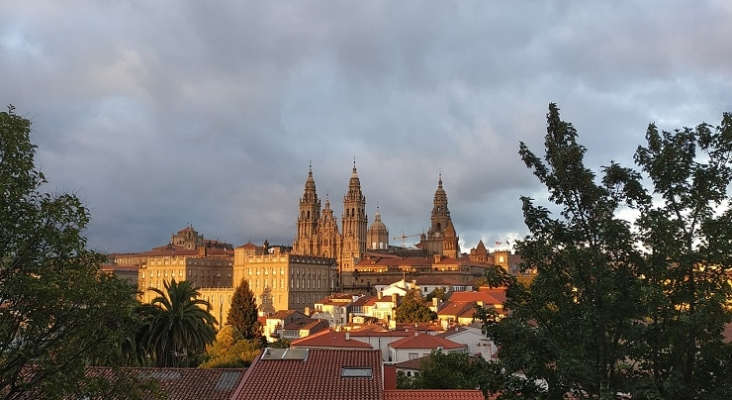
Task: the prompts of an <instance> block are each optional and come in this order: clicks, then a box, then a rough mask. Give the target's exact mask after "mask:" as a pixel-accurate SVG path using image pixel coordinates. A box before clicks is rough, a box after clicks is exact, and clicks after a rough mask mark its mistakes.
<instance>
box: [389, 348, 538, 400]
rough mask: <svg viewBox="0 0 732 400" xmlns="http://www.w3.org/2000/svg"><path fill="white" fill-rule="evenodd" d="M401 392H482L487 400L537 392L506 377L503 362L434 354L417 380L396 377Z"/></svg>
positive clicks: (519, 379) (519, 396)
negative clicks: (461, 390) (440, 390)
mask: <svg viewBox="0 0 732 400" xmlns="http://www.w3.org/2000/svg"><path fill="white" fill-rule="evenodd" d="M397 387H399V388H400V389H480V390H481V391H482V392H483V395H484V396H486V398H489V396H490V395H496V394H500V395H501V396H502V397H501V398H502V399H514V398H516V399H522V398H525V396H527V395H529V394H531V393H534V392H535V391H536V389H535V385H533V384H531V383H530V382H528V381H526V380H525V379H522V378H520V377H518V376H514V375H510V374H505V373H504V372H503V366H502V364H500V363H496V362H488V361H486V360H485V359H484V358H483V357H481V356H480V355H470V354H467V353H444V352H442V351H433V352H432V353H430V355H429V357H427V358H425V359H424V360H422V364H421V366H420V368H419V374H418V375H416V376H414V377H408V376H404V375H403V374H402V375H397Z"/></svg>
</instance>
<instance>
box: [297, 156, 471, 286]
mask: <svg viewBox="0 0 732 400" xmlns="http://www.w3.org/2000/svg"><path fill="white" fill-rule="evenodd" d="M420 239H421V240H420V242H419V243H418V244H417V245H416V247H417V248H418V249H420V250H421V251H420V252H419V253H420V254H424V255H427V256H431V255H433V254H436V255H439V256H440V257H449V258H453V259H454V258H458V257H460V246H459V244H458V240H459V237H458V235H457V233H456V232H455V227H454V225H453V223H452V220H451V217H450V211H449V209H448V207H447V194H446V192H445V189H444V188H443V186H442V174H440V177H439V180H438V185H437V190H436V192H435V196H434V201H433V207H432V214H431V217H430V229H429V230H428V231H427V233H425V234H422V235H421V237H420ZM369 251H372V252H390V251H393V247H392V246H390V245H389V230H388V228H387V227H386V224H384V222H383V221H382V220H381V212H380V210H379V209H378V207H377V209H376V217H375V220H374V222H373V224H372V225H371V227H369V226H368V215H367V213H366V196H364V194H363V192H362V190H361V181H360V179H359V177H358V172H357V169H356V163H355V161H354V163H353V170H352V171H351V177H350V180H349V182H348V190H347V192H346V194H345V195H344V196H343V214H342V215H341V230H340V231H339V229H338V222H337V219H336V217H334V215H333V210H332V209H331V204H330V200H328V199H326V201H325V207H321V201H320V198H319V197H318V194H317V189H316V185H315V179H314V177H313V171H312V167H310V168H309V169H308V177H307V179H306V181H305V190H304V193H303V196H302V197H301V198H300V203H299V213H298V217H297V236H296V238H295V240H294V242H293V245H292V253H293V254H298V255H305V256H318V257H328V258H335V260H336V263H337V265H338V282H339V284H340V286H345V287H355V286H360V285H361V284H362V280H363V279H360V280H359V277H358V275H359V272H358V271H357V269H358V268H357V266H356V265H357V264H358V263H359V262H360V261H361V260H362V259H363V258H364V257H365V255H366V254H367V252H369Z"/></svg>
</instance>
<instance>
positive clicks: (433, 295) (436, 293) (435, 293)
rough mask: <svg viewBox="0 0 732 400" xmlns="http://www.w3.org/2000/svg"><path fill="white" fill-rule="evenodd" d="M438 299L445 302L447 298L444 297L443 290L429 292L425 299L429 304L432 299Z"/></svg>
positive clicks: (436, 289)
mask: <svg viewBox="0 0 732 400" xmlns="http://www.w3.org/2000/svg"><path fill="white" fill-rule="evenodd" d="M435 298H437V299H440V301H446V300H447V296H446V295H445V289H443V288H435V289H434V290H433V291H431V292H430V293H429V294H428V295H427V296H426V298H425V300H427V301H428V302H431V301H432V299H435Z"/></svg>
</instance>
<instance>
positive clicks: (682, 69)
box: [0, 0, 732, 251]
mask: <svg viewBox="0 0 732 400" xmlns="http://www.w3.org/2000/svg"><path fill="white" fill-rule="evenodd" d="M6 8H7V9H8V12H5V13H3V14H2V15H0V76H3V78H4V79H2V80H0V94H1V96H0V100H1V101H3V102H5V103H13V104H15V105H16V106H17V107H18V110H19V112H21V113H23V114H24V115H28V116H29V117H31V118H32V120H33V123H34V131H35V132H34V137H33V138H34V140H35V142H36V143H37V144H38V145H39V150H38V160H39V162H40V164H41V166H42V168H43V169H44V170H45V171H46V172H47V174H48V175H49V178H50V180H51V187H52V189H56V188H58V189H61V190H71V191H75V192H77V193H79V195H80V196H81V197H82V198H84V199H85V201H87V203H88V204H89V207H90V208H91V211H92V217H93V221H92V224H91V226H90V229H89V232H88V236H89V242H90V244H91V245H93V246H94V247H97V248H101V249H103V250H108V251H132V250H143V249H146V248H149V247H151V246H155V245H159V244H162V243H164V242H165V241H167V239H168V235H170V234H171V233H172V232H173V231H176V230H178V229H181V228H183V227H184V226H185V225H186V224H187V223H193V224H194V226H195V227H196V228H197V229H198V230H199V231H201V232H202V233H203V234H204V235H206V236H207V237H210V238H219V239H221V240H226V241H229V242H232V243H235V244H241V243H244V242H246V241H247V240H249V239H250V238H251V239H252V240H253V241H259V242H261V241H262V240H264V239H268V240H269V241H270V242H272V243H287V242H291V241H292V239H293V238H294V224H295V221H296V214H297V204H298V199H299V197H300V196H301V195H302V190H303V185H304V183H305V179H306V176H307V170H308V166H309V165H310V164H311V163H312V167H313V171H314V174H315V179H316V183H317V186H318V193H319V195H320V197H321V198H323V199H325V197H326V193H327V196H328V197H329V199H330V202H331V204H332V208H333V209H334V212H335V215H336V216H338V217H340V213H341V201H342V196H343V194H344V193H345V191H346V189H347V184H348V178H349V176H350V172H351V167H352V162H353V157H354V156H355V157H356V163H357V166H358V171H359V176H360V177H361V182H362V186H363V190H364V194H365V195H366V197H367V201H368V205H367V211H368V213H369V215H370V216H371V218H372V219H373V215H374V212H375V209H376V205H377V204H378V205H379V207H380V211H381V214H382V217H383V220H384V222H385V223H386V224H387V225H388V227H389V229H390V230H391V233H392V235H393V236H399V235H401V233H402V232H404V233H407V234H413V233H421V232H422V231H423V230H426V229H427V228H428V227H429V213H430V210H431V204H432V196H433V194H434V190H435V189H436V186H437V177H438V174H439V173H440V172H442V176H443V180H444V183H445V189H446V190H447V194H448V197H449V200H450V210H451V212H452V216H453V219H454V221H455V224H456V229H457V231H458V234H459V235H460V236H461V239H462V240H463V242H464V245H465V246H468V247H471V246H474V245H475V244H476V243H477V241H478V240H481V239H484V240H486V241H487V242H486V245H488V246H490V245H492V243H493V241H495V240H502V238H507V237H509V236H510V237H521V236H523V235H524V234H525V228H524V226H523V222H522V217H521V210H520V204H519V201H518V196H520V195H522V194H529V195H533V196H534V197H537V198H541V197H542V195H541V194H542V193H543V192H542V189H541V187H540V186H539V185H538V182H537V181H536V179H535V178H534V177H533V176H532V175H531V173H530V171H528V170H527V169H526V168H525V166H524V165H523V163H522V162H521V160H520V159H519V158H518V155H517V150H518V143H519V141H524V142H526V143H527V144H528V145H529V146H530V147H531V148H532V150H534V151H535V152H536V153H537V154H541V153H542V148H543V136H544V133H545V114H546V110H547V104H548V103H549V102H557V103H558V104H559V106H560V108H561V109H562V115H563V117H564V119H565V120H567V121H570V122H572V123H573V124H574V126H575V127H576V128H577V130H578V131H579V133H580V141H581V142H582V143H583V144H585V145H586V146H587V148H588V153H587V161H588V164H589V165H591V166H593V167H597V168H599V167H600V166H601V165H607V163H608V162H609V161H610V160H616V161H619V162H621V163H623V164H625V165H629V164H632V158H631V156H632V152H633V151H634V149H635V147H636V146H637V144H639V143H640V142H642V140H643V135H644V133H645V129H646V127H647V125H648V123H650V122H656V123H657V124H658V125H659V127H660V128H662V129H667V130H668V129H674V128H677V127H681V126H693V125H696V124H698V123H700V122H702V121H706V122H709V123H712V124H717V123H718V122H719V120H720V117H721V113H722V112H723V111H728V110H730V109H732V103H730V100H729V93H730V89H732V71H731V70H730V69H731V68H730V65H732V62H730V61H732V60H730V57H732V56H731V55H730V54H732V53H730V52H729V51H726V48H727V47H728V45H727V41H728V39H727V38H728V37H730V34H731V33H732V32H730V30H732V27H730V25H729V24H728V21H729V17H730V14H732V8H731V7H730V6H729V5H727V4H726V3H725V2H719V1H711V0H710V1H701V2H695V3H694V4H689V3H687V2H683V1H671V2H668V1H663V2H661V1H655V2H654V1H650V2H634V1H621V2H613V3H607V2H600V1H589V2H588V1H582V2H577V1H574V2H573V1H550V2H541V3H531V4H529V3H526V4H523V3H521V4H515V3H510V2H506V3H501V2H483V1H474V2H473V1H471V2H458V3H452V2H443V1H434V2H416V1H414V2H412V1H402V2H389V1H375V2H341V1H322V2H299V1H292V2H288V1H283V2H253V1H251V2H250V1H245V2H218V3H210V2H177V1H155V2H147V1H132V2H121V3H114V4H108V2H102V1H94V0H86V1H82V2H76V3H74V5H73V6H69V5H61V4H58V3H57V2H53V1H38V2H15V3H12V4H10V5H9V6H8V7H6Z"/></svg>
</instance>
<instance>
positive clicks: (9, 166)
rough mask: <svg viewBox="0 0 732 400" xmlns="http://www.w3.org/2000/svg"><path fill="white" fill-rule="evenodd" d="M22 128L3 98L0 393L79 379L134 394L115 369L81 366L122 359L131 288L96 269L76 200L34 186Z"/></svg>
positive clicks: (28, 391) (36, 180)
mask: <svg viewBox="0 0 732 400" xmlns="http://www.w3.org/2000/svg"><path fill="white" fill-rule="evenodd" d="M30 134H31V123H30V121H28V120H27V119H26V118H23V117H20V116H18V115H16V114H15V113H14V108H13V107H12V106H11V107H9V111H8V112H1V113H0V188H2V194H0V398H8V399H10V398H18V397H25V398H47V399H54V398H61V397H65V396H73V395H74V394H76V392H77V390H78V388H80V387H85V388H88V389H87V390H86V393H88V394H90V395H92V396H94V395H96V394H95V393H97V392H95V390H96V389H94V388H101V387H103V386H106V387H107V388H110V387H112V388H113V389H114V390H112V391H111V392H110V391H105V393H107V394H108V395H114V394H115V393H117V394H119V393H124V395H125V397H128V398H139V397H140V393H139V391H138V390H136V388H135V386H136V385H134V384H132V385H128V384H125V382H128V380H127V378H129V377H128V376H123V375H124V374H122V373H121V372H120V371H118V370H115V371H116V372H115V374H114V376H112V377H111V378H105V379H103V380H102V379H97V378H93V377H90V376H87V375H86V374H85V368H86V367H87V366H88V365H90V364H91V363H101V364H105V365H119V364H120V363H123V362H122V361H121V360H120V359H118V358H117V352H116V351H115V348H117V347H119V346H120V342H122V341H123V340H124V337H127V336H128V335H129V334H130V330H129V329H128V328H129V326H128V325H127V324H126V323H125V321H126V320H127V319H128V318H132V315H131V310H133V308H134V307H133V305H134V303H135V301H134V297H133V291H132V289H131V288H130V286H129V285H127V284H126V283H125V282H122V281H121V280H119V279H117V278H115V277H113V276H108V275H106V274H100V273H99V266H100V264H101V263H102V262H103V261H104V257H103V256H102V255H101V254H98V253H96V252H93V251H90V250H88V249H87V248H86V238H85V237H84V236H83V234H82V232H83V231H84V229H85V227H86V225H87V223H88V222H89V220H90V216H89V211H88V210H87V208H86V207H85V206H84V205H83V204H82V202H81V201H80V200H79V199H78V198H77V197H76V196H75V195H73V194H69V193H51V192H47V191H45V190H44V189H43V186H44V185H45V184H46V178H45V176H44V175H43V173H42V172H40V171H39V170H37V169H36V167H35V160H34V156H35V149H36V146H34V145H33V144H32V143H31V141H30ZM117 383H119V384H117ZM110 385H111V386H110ZM115 390H118V391H117V392H115ZM97 394H98V393H97Z"/></svg>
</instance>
